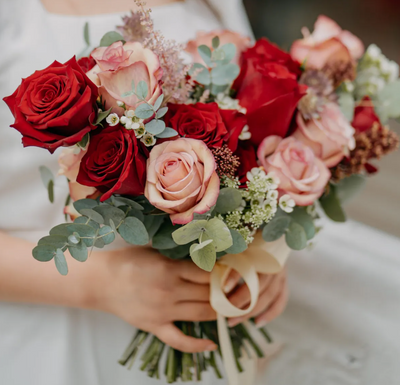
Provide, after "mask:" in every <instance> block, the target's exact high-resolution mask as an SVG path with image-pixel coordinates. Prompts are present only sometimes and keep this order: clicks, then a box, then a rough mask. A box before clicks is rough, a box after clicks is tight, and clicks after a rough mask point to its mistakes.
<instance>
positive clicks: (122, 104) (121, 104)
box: [117, 100, 125, 108]
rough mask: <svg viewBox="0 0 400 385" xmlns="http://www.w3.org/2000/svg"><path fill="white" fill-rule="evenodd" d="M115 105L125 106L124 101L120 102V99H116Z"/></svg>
mask: <svg viewBox="0 0 400 385" xmlns="http://www.w3.org/2000/svg"><path fill="white" fill-rule="evenodd" d="M117 106H118V107H122V108H125V103H124V102H121V100H117Z"/></svg>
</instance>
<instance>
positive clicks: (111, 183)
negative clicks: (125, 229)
mask: <svg viewBox="0 0 400 385" xmlns="http://www.w3.org/2000/svg"><path fill="white" fill-rule="evenodd" d="M148 154H149V153H148V151H147V149H146V148H145V147H144V146H143V145H142V143H140V142H139V143H138V141H137V139H136V136H135V133H134V131H133V130H127V129H125V127H123V126H122V125H119V124H118V125H116V126H113V127H111V126H110V127H107V128H105V129H104V130H99V131H98V132H97V133H94V134H93V135H92V136H91V138H90V143H89V148H88V150H87V152H86V154H85V155H84V157H83V158H82V161H81V164H80V169H79V174H78V177H77V179H76V180H77V182H78V183H80V184H83V185H85V186H91V187H96V188H97V189H98V190H99V191H101V192H102V193H103V196H102V197H101V199H100V200H101V201H102V202H103V201H105V200H107V199H108V198H110V197H111V195H112V194H121V195H132V196H138V195H142V194H143V193H144V186H145V184H146V161H147V158H148Z"/></svg>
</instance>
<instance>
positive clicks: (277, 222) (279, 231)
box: [262, 214, 292, 242]
mask: <svg viewBox="0 0 400 385" xmlns="http://www.w3.org/2000/svg"><path fill="white" fill-rule="evenodd" d="M291 221H292V220H291V219H290V217H289V216H288V215H286V214H285V215H283V214H282V215H281V216H275V217H274V218H272V219H271V221H270V222H268V223H267V224H266V225H265V226H264V228H263V231H262V237H263V239H264V241H265V242H274V241H276V240H278V239H279V238H280V237H282V236H283V235H284V234H285V233H286V231H287V229H288V228H289V225H290V223H291Z"/></svg>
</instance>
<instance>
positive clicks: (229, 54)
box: [221, 43, 239, 80]
mask: <svg viewBox="0 0 400 385" xmlns="http://www.w3.org/2000/svg"><path fill="white" fill-rule="evenodd" d="M221 51H222V52H223V56H222V58H221V63H222V64H227V63H229V62H230V61H231V60H232V59H233V58H234V57H235V55H236V46H235V44H233V43H228V44H224V45H223V46H222V47H221ZM237 68H239V67H237ZM236 76H237V75H236ZM236 76H235V78H236ZM235 78H234V79H233V80H235Z"/></svg>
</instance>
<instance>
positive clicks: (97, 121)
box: [93, 107, 112, 127]
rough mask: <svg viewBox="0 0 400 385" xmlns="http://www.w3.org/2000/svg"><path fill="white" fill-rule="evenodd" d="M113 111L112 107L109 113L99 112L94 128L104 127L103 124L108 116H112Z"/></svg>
mask: <svg viewBox="0 0 400 385" xmlns="http://www.w3.org/2000/svg"><path fill="white" fill-rule="evenodd" d="M111 110H112V107H111V108H110V109H108V110H107V111H101V112H99V113H98V114H97V117H96V120H95V122H94V123H93V125H94V126H102V127H103V125H102V123H101V122H102V121H103V120H104V119H106V118H107V116H108V115H110V112H111Z"/></svg>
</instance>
